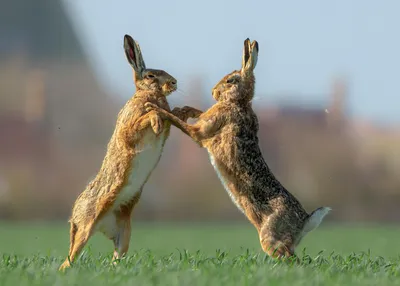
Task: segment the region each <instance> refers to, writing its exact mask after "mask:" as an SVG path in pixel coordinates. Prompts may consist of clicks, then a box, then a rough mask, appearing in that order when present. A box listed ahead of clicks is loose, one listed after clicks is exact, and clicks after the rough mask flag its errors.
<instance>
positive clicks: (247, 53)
mask: <svg viewBox="0 0 400 286" xmlns="http://www.w3.org/2000/svg"><path fill="white" fill-rule="evenodd" d="M249 58H250V39H249V38H247V39H246V40H244V47H243V56H242V71H243V70H245V69H246V64H247V62H248V61H249Z"/></svg>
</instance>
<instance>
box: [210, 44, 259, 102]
mask: <svg viewBox="0 0 400 286" xmlns="http://www.w3.org/2000/svg"><path fill="white" fill-rule="evenodd" d="M257 58H258V43H257V41H253V42H252V43H250V40H249V39H248V38H247V39H246V40H245V41H244V49H243V58H242V68H241V69H240V70H235V71H233V72H231V73H230V74H228V75H226V76H225V77H224V78H223V79H222V80H220V82H218V83H217V84H216V85H215V86H214V88H213V90H212V94H213V97H214V99H215V100H217V101H225V100H228V101H236V102H245V103H247V102H249V101H251V100H252V99H253V96H254V85H255V77H254V73H253V71H254V68H255V67H256V65H257Z"/></svg>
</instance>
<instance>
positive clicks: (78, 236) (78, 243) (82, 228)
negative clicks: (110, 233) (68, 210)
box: [59, 222, 93, 270]
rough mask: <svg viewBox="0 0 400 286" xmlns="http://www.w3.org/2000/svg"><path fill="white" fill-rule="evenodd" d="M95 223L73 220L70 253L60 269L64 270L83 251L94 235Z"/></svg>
mask: <svg viewBox="0 0 400 286" xmlns="http://www.w3.org/2000/svg"><path fill="white" fill-rule="evenodd" d="M92 229H93V223H90V224H87V225H77V224H75V223H73V222H71V230H70V246H69V254H68V257H67V259H65V261H64V263H63V264H62V265H61V266H60V268H59V270H64V269H65V268H68V267H70V266H71V262H73V261H74V260H75V258H76V256H77V255H79V253H80V252H81V251H82V249H83V247H84V246H85V244H86V243H87V241H88V240H89V237H90V236H91V235H92Z"/></svg>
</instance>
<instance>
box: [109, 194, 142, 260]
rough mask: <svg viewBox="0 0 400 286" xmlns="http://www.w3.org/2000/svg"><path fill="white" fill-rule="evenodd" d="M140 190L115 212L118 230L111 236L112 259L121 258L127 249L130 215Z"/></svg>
mask: <svg viewBox="0 0 400 286" xmlns="http://www.w3.org/2000/svg"><path fill="white" fill-rule="evenodd" d="M141 194H142V190H140V191H139V192H138V193H137V194H136V195H135V196H134V197H133V198H132V200H131V201H130V202H129V203H127V204H126V205H124V206H121V208H120V209H119V210H118V211H117V212H116V213H115V215H116V221H117V227H118V231H117V234H116V236H115V237H114V238H113V242H114V247H115V250H114V256H113V260H114V262H115V260H117V259H121V258H122V257H123V256H124V255H125V254H126V253H127V252H128V249H129V242H130V239H131V215H132V211H133V209H134V207H135V206H136V204H137V203H138V202H139V199H140V196H141Z"/></svg>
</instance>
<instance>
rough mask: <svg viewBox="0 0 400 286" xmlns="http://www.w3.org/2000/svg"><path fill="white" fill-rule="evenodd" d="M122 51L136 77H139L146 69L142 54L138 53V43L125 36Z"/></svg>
mask: <svg viewBox="0 0 400 286" xmlns="http://www.w3.org/2000/svg"><path fill="white" fill-rule="evenodd" d="M124 49H125V55H126V58H127V59H128V62H129V63H130V64H131V66H132V67H133V69H134V70H135V73H136V76H139V77H141V76H142V72H143V71H144V70H145V69H146V65H145V63H144V60H143V56H142V52H141V51H140V46H139V44H138V42H136V41H135V40H134V39H132V37H131V36H129V35H125V36H124Z"/></svg>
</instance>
